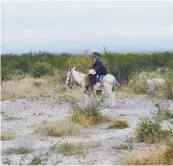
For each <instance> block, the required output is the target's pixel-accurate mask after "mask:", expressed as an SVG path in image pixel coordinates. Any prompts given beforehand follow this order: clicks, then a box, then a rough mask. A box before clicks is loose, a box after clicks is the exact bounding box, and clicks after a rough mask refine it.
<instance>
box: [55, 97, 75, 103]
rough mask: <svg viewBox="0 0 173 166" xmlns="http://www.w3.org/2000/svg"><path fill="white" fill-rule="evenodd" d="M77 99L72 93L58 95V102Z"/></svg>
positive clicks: (68, 101) (69, 101)
mask: <svg viewBox="0 0 173 166" xmlns="http://www.w3.org/2000/svg"><path fill="white" fill-rule="evenodd" d="M75 101H76V99H75V98H74V97H73V96H70V95H63V96H59V97H58V102H60V103H71V102H75Z"/></svg>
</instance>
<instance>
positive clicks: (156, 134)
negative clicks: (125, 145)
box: [135, 119, 161, 143]
mask: <svg viewBox="0 0 173 166" xmlns="http://www.w3.org/2000/svg"><path fill="white" fill-rule="evenodd" d="M160 134H161V126H160V124H159V122H157V121H152V120H150V119H142V120H141V121H140V122H139V123H138V124H137V127H136V131H135V135H136V140H137V141H138V142H148V143H153V142H157V141H159V140H160Z"/></svg>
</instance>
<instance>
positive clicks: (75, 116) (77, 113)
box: [71, 104, 109, 127]
mask: <svg viewBox="0 0 173 166" xmlns="http://www.w3.org/2000/svg"><path fill="white" fill-rule="evenodd" d="M71 120H72V121H73V122H74V123H78V124H80V125H82V126H85V127H88V126H89V125H98V124H100V123H103V122H106V121H107V122H108V121H109V119H108V118H106V117H104V116H102V115H101V113H100V112H99V109H98V106H97V105H96V104H90V105H88V106H86V107H85V108H80V107H79V106H77V107H76V108H75V110H74V111H73V113H72V117H71Z"/></svg>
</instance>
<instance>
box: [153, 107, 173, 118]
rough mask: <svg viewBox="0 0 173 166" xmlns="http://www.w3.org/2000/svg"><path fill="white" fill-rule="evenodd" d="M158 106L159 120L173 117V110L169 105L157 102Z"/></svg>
mask: <svg viewBox="0 0 173 166" xmlns="http://www.w3.org/2000/svg"><path fill="white" fill-rule="evenodd" d="M155 106H156V108H157V119H158V120H161V121H162V120H167V119H170V118H173V110H170V109H169V105H168V104H165V105H161V104H155Z"/></svg>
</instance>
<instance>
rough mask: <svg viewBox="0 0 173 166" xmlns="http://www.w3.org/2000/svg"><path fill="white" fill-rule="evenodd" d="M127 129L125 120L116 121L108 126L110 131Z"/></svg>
mask: <svg viewBox="0 0 173 166" xmlns="http://www.w3.org/2000/svg"><path fill="white" fill-rule="evenodd" d="M127 127H128V122H127V121H126V120H120V119H117V120H115V121H113V123H112V124H111V125H110V126H109V128H110V129H123V128H127Z"/></svg>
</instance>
